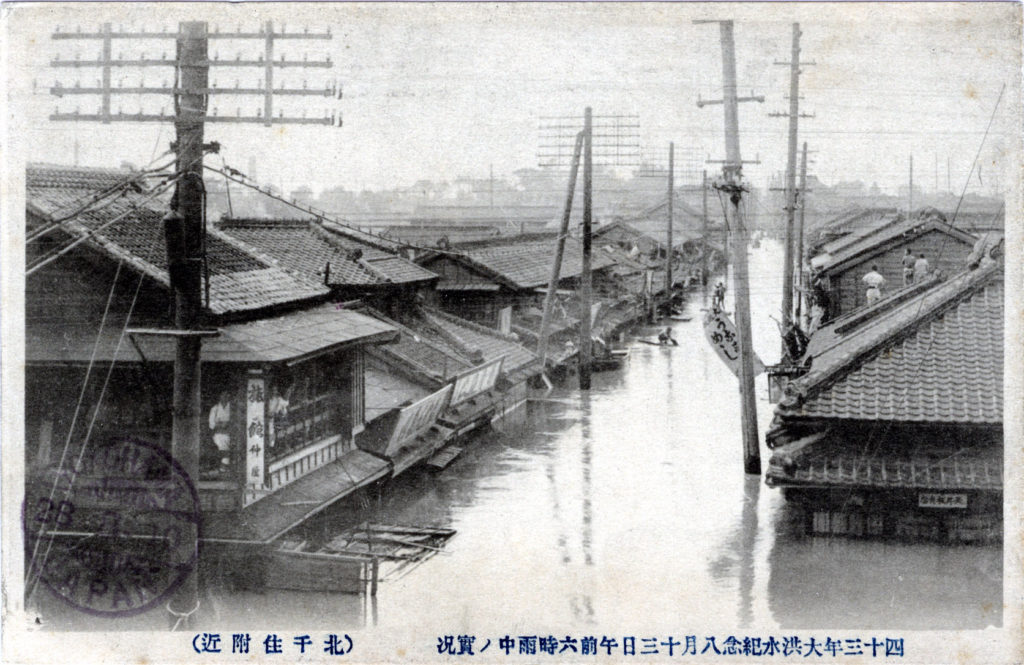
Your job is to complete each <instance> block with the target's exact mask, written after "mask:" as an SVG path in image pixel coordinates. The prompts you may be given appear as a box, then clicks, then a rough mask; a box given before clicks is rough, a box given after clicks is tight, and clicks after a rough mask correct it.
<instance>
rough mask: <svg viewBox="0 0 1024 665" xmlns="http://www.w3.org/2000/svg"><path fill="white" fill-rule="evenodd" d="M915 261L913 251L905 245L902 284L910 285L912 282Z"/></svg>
mask: <svg viewBox="0 0 1024 665" xmlns="http://www.w3.org/2000/svg"><path fill="white" fill-rule="evenodd" d="M916 261H917V259H916V258H915V257H914V253H913V252H912V251H910V248H909V247H907V253H906V254H904V255H903V286H910V285H911V284H913V283H914V263H915V262H916Z"/></svg>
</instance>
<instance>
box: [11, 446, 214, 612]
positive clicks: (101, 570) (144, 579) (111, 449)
mask: <svg viewBox="0 0 1024 665" xmlns="http://www.w3.org/2000/svg"><path fill="white" fill-rule="evenodd" d="M65 466H67V467H68V468H65V469H63V470H55V469H50V470H48V471H45V472H43V473H40V474H37V475H36V476H33V477H30V478H28V479H27V481H26V486H25V505H24V507H23V515H22V519H23V524H24V529H25V545H26V548H27V550H26V559H25V561H26V566H27V570H28V576H27V581H26V588H27V589H29V590H31V589H32V588H33V587H34V585H35V584H36V582H37V580H38V582H41V583H42V584H45V585H46V586H47V587H49V588H50V589H51V590H52V591H53V593H54V594H56V595H57V596H58V597H60V598H61V599H63V600H64V601H66V602H68V603H69V604H70V605H72V606H73V607H75V608H76V609H78V610H80V611H82V612H87V613H89V614H95V615H99V616H109V617H124V616H131V615H134V614H140V613H142V612H145V611H147V610H149V609H151V608H152V607H154V606H156V605H158V604H160V603H161V602H163V601H165V600H167V599H168V598H169V597H170V596H171V594H173V593H174V591H175V590H176V589H177V588H178V587H179V586H181V584H182V583H183V582H184V581H185V580H186V578H187V577H188V576H189V574H191V573H192V571H193V569H194V568H195V565H196V561H197V559H198V552H199V550H198V539H197V535H198V533H199V527H200V521H201V512H200V504H199V496H198V494H197V492H196V488H195V485H194V484H193V482H192V480H191V478H189V476H188V474H187V473H186V472H185V470H184V469H183V468H182V467H181V465H180V464H178V462H177V461H175V460H174V459H173V458H172V457H171V455H170V454H169V453H168V452H167V451H166V450H164V449H163V448H161V447H159V446H156V445H153V444H151V443H146V442H145V441H140V440H138V439H130V438H122V439H113V440H111V441H109V442H105V443H90V444H89V446H88V447H87V448H86V449H85V451H84V452H82V453H81V455H80V456H79V455H78V454H76V455H75V456H74V458H73V459H72V460H71V462H70V463H69V464H67V465H65Z"/></svg>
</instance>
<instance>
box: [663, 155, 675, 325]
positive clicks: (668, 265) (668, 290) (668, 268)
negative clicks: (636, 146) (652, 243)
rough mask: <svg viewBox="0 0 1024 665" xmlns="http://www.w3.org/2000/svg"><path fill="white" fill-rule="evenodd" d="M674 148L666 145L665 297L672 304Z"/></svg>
mask: <svg viewBox="0 0 1024 665" xmlns="http://www.w3.org/2000/svg"><path fill="white" fill-rule="evenodd" d="M675 146H676V144H675V143H673V142H671V141H670V142H669V144H668V211H667V212H668V234H667V235H668V239H667V242H668V250H667V251H666V253H665V297H666V298H668V300H669V303H670V306H671V302H672V222H673V219H672V199H673V198H674V197H675V183H674V180H675Z"/></svg>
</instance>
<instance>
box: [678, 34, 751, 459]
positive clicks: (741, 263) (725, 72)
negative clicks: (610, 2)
mask: <svg viewBox="0 0 1024 665" xmlns="http://www.w3.org/2000/svg"><path fill="white" fill-rule="evenodd" d="M710 22H714V23H718V26H719V31H720V39H721V43H722V84H723V85H722V88H723V99H722V101H721V102H720V103H721V104H722V107H723V109H724V111H725V163H724V164H723V165H722V176H723V182H722V183H721V184H719V185H716V187H717V188H718V189H720V190H722V191H724V192H726V193H727V194H728V195H729V201H730V202H731V203H732V211H733V214H732V217H733V219H732V224H731V225H729V226H728V229H729V244H730V245H731V253H732V261H733V289H734V290H733V293H735V305H736V329H737V330H736V333H737V336H738V337H739V344H740V372H739V379H740V405H741V414H742V421H743V469H744V471H746V473H750V474H758V475H760V473H761V452H760V447H759V444H758V438H757V403H756V402H755V401H754V349H753V345H752V344H751V337H750V278H749V276H748V274H747V242H748V241H747V226H746V223H745V222H744V220H743V208H742V205H741V204H742V202H743V192H744V191H745V188H744V187H743V184H742V182H741V178H742V173H743V160H742V159H741V158H740V138H739V102H740V101H764V98H763V97H754V96H751V97H744V98H743V99H742V100H741V99H740V98H739V97H738V96H737V94H736V53H735V45H734V42H733V33H732V21H695V23H710ZM697 103H698V105H699V106H704V105H706V104H709V103H719V102H707V101H703V102H701V101H698V102H697ZM726 221H727V224H728V220H726Z"/></svg>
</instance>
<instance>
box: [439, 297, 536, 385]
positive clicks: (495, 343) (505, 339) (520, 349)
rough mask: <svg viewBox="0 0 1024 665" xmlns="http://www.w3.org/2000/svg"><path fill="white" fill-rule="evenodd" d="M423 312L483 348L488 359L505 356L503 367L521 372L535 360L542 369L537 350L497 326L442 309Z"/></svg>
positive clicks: (466, 341)
mask: <svg viewBox="0 0 1024 665" xmlns="http://www.w3.org/2000/svg"><path fill="white" fill-rule="evenodd" d="M420 313H421V314H422V316H423V318H424V319H425V320H426V321H428V322H429V323H431V324H433V325H435V326H437V327H439V328H442V329H443V330H444V331H445V332H447V333H448V334H449V335H451V336H452V337H455V338H457V339H459V340H460V342H461V344H462V345H464V346H465V347H467V348H470V349H475V350H479V351H480V353H481V354H483V358H484V360H485V361H488V360H494V359H496V358H500V357H502V356H504V358H505V361H504V364H503V366H502V368H503V371H505V372H506V373H512V372H517V371H519V370H522V369H525V368H527V367H528V366H530V365H533V364H536V365H537V368H538V370H539V369H540V364H539V363H540V359H539V358H538V357H537V355H536V354H535V353H533V352H532V351H530V350H529V349H527V348H526V347H524V346H522V345H521V344H518V343H517V342H516V341H515V340H513V339H512V338H511V337H509V336H506V335H503V334H501V333H500V332H498V331H497V330H494V329H491V328H487V327H485V326H482V325H479V324H476V323H473V322H472V321H467V320H465V319H461V318H459V317H457V316H454V315H452V314H449V313H447V312H443V311H441V310H439V309H428V308H425V307H423V308H420Z"/></svg>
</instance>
